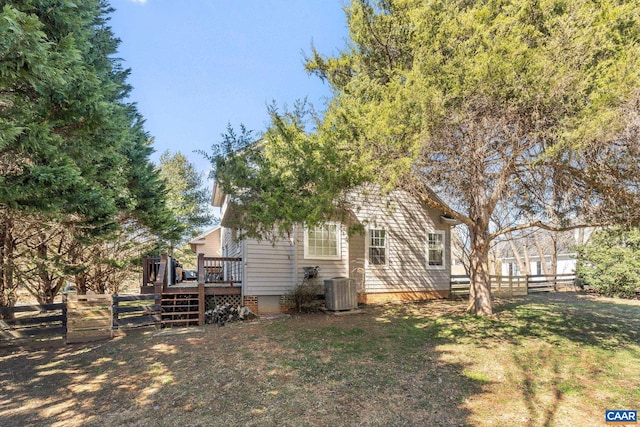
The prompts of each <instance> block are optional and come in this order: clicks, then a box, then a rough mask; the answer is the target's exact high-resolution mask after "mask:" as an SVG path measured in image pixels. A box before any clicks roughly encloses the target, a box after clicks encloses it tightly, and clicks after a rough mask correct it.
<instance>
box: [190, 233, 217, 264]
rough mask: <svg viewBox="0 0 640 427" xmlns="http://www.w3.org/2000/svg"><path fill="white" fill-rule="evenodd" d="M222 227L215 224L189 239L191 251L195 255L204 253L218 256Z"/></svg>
mask: <svg viewBox="0 0 640 427" xmlns="http://www.w3.org/2000/svg"><path fill="white" fill-rule="evenodd" d="M221 236H222V227H220V226H216V227H214V228H212V229H211V230H209V231H206V232H204V233H203V234H201V235H199V236H198V237H195V238H193V239H191V240H190V241H189V246H191V251H192V252H193V253H195V254H196V255H199V254H205V255H206V256H210V257H219V256H221V254H222V252H221V250H220V248H221V241H222V240H221Z"/></svg>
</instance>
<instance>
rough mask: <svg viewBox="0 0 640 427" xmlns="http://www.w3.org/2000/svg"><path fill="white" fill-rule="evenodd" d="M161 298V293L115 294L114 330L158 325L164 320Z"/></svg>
mask: <svg viewBox="0 0 640 427" xmlns="http://www.w3.org/2000/svg"><path fill="white" fill-rule="evenodd" d="M160 298H161V295H160V294H145V295H117V294H116V295H114V296H113V329H114V331H116V330H117V331H126V330H132V329H141V328H150V327H153V328H155V327H157V326H158V325H159V324H160V322H161V320H162V318H161V311H162V307H161V306H160V303H159V302H160Z"/></svg>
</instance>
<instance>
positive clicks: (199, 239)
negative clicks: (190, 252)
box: [189, 225, 221, 245]
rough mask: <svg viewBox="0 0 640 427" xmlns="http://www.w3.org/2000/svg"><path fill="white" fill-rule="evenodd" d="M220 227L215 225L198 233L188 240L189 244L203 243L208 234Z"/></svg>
mask: <svg viewBox="0 0 640 427" xmlns="http://www.w3.org/2000/svg"><path fill="white" fill-rule="evenodd" d="M220 228H221V226H220V225H216V226H215V227H213V228H212V229H210V230H207V231H205V232H204V233H202V234H201V235H199V236H197V237H194V238H193V239H191V240H189V244H190V245H198V244H202V243H204V239H206V238H207V236H208V235H209V234H211V233H214V232H215V231H217V230H219V229H220Z"/></svg>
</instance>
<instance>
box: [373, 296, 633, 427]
mask: <svg viewBox="0 0 640 427" xmlns="http://www.w3.org/2000/svg"><path fill="white" fill-rule="evenodd" d="M416 307H418V309H416ZM430 307H433V308H434V310H430ZM444 307H445V309H444V310H443V304H442V303H426V304H424V305H423V306H422V307H419V306H412V305H407V306H397V307H395V308H393V309H391V310H390V311H389V312H388V313H387V315H386V317H387V318H393V317H399V318H404V319H405V321H406V322H407V323H408V324H411V325H412V326H413V327H414V328H416V329H418V330H421V331H422V334H423V338H424V339H426V340H428V341H429V342H431V343H433V344H440V345H452V344H453V345H458V346H460V347H459V348H463V349H464V350H463V351H466V352H467V353H474V352H475V353H476V354H480V353H482V354H483V355H484V356H483V357H485V358H487V359H485V360H484V361H482V363H484V364H491V363H492V360H490V358H491V357H497V355H498V354H500V355H501V357H502V358H503V359H504V360H498V359H495V361H494V362H493V363H495V364H498V363H500V364H502V365H503V366H507V367H508V368H507V369H509V372H511V373H512V375H513V379H511V380H510V381H511V385H510V388H511V389H510V393H512V395H513V394H520V402H521V404H522V405H523V406H524V407H525V408H526V412H527V415H526V416H525V417H524V418H523V421H522V422H521V425H528V426H538V425H541V426H542V425H543V426H549V425H553V424H554V422H556V421H558V420H557V419H556V417H557V416H558V409H559V408H560V406H561V405H562V404H563V401H564V400H565V399H566V398H567V397H568V396H571V395H575V396H583V397H585V393H591V392H593V391H594V390H596V389H597V390H599V392H598V393H601V394H603V395H607V396H609V397H610V399H611V401H613V402H633V401H634V397H633V394H634V393H636V394H637V393H638V392H640V388H635V390H636V391H635V392H634V387H636V386H634V378H636V379H637V376H635V375H634V374H633V369H634V368H633V366H636V365H635V364H634V365H633V366H631V365H629V363H630V362H631V363H635V362H632V361H634V360H636V361H637V360H638V359H639V358H640V305H638V304H637V303H636V302H629V301H621V300H611V299H599V298H594V297H591V296H589V295H584V294H569V293H567V294H562V293H551V294H539V295H532V296H528V297H526V298H518V299H511V300H502V301H498V302H497V303H496V305H495V307H494V315H493V316H492V317H487V318H483V317H476V316H472V315H468V314H465V313H463V312H462V311H461V308H462V307H459V308H458V309H457V310H452V311H450V312H449V313H446V311H447V307H446V304H445V305H444ZM435 347H436V348H438V346H437V345H436V346H435ZM498 349H502V350H503V351H499V350H498ZM623 373H627V374H629V373H630V374H631V378H629V380H628V381H627V382H626V383H624V384H625V385H624V386H623V385H621V384H620V383H613V384H612V382H611V381H610V378H611V377H612V376H614V377H617V376H620V375H623V376H624V374H623ZM607 384H611V385H607ZM507 393H509V392H507ZM602 404H604V402H602ZM628 404H629V403H627V405H628ZM484 414H485V415H488V414H490V411H487V412H485V413H484ZM476 415H477V414H476Z"/></svg>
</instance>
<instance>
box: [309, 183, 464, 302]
mask: <svg viewBox="0 0 640 427" xmlns="http://www.w3.org/2000/svg"><path fill="white" fill-rule="evenodd" d="M348 197H349V200H350V203H351V204H352V206H354V209H353V210H352V212H353V216H352V217H350V218H349V222H348V224H347V227H348V228H350V229H354V230H357V227H361V226H364V230H363V231H362V232H360V233H358V232H357V231H354V233H353V234H351V235H349V238H348V241H349V247H348V253H349V277H352V278H354V279H357V280H358V285H359V289H362V290H363V291H364V292H367V293H372V294H373V293H386V292H407V293H411V292H421V291H434V292H446V291H448V290H449V286H450V275H451V268H450V265H449V262H448V260H449V259H450V255H451V254H450V247H449V241H450V235H451V231H450V229H451V228H450V226H449V225H446V224H442V223H440V215H442V212H440V211H438V210H436V209H432V208H429V207H426V206H424V205H422V204H421V203H420V202H419V201H418V200H416V199H415V198H414V197H412V196H411V195H410V194H408V193H406V192H404V191H401V190H397V191H392V192H390V193H388V194H385V195H384V196H380V194H379V192H378V191H377V190H376V189H375V188H372V189H371V191H369V192H367V188H363V189H361V190H357V191H353V192H351V193H349V195H348ZM370 229H384V230H385V240H386V242H385V243H386V246H387V251H386V265H384V266H381V265H373V264H371V263H370V262H369V248H368V245H369V243H370V242H369V230H370ZM426 230H429V231H432V230H437V231H440V232H441V233H443V235H444V249H445V253H444V266H443V267H440V268H439V269H437V268H427V266H426V264H427V260H426V257H427V255H426V250H425V249H426V248H425V246H426V242H425V241H426V233H425V232H426ZM343 232H344V230H343ZM352 245H353V246H354V247H353V248H352ZM321 273H322V274H323V275H324V274H326V272H325V271H322V270H321ZM329 277H331V276H329Z"/></svg>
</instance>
